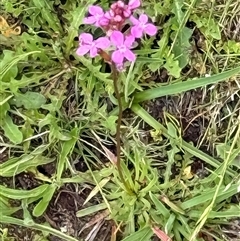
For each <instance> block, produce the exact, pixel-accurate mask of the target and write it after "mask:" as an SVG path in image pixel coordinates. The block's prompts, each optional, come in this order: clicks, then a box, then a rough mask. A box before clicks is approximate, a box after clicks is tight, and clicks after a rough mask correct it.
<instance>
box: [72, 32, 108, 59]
mask: <svg viewBox="0 0 240 241" xmlns="http://www.w3.org/2000/svg"><path fill="white" fill-rule="evenodd" d="M109 46H110V41H109V39H108V38H107V37H100V38H98V39H97V40H93V36H92V35H91V34H89V33H82V34H80V35H79V47H78V49H77V52H76V53H77V54H78V55H80V56H83V55H85V54H86V53H88V52H89V55H90V57H91V58H94V57H96V56H97V55H98V50H99V49H102V50H103V49H106V48H108V47H109Z"/></svg>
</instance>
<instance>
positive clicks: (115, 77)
mask: <svg viewBox="0 0 240 241" xmlns="http://www.w3.org/2000/svg"><path fill="white" fill-rule="evenodd" d="M111 66H112V73H113V85H114V92H115V94H116V98H117V101H118V108H119V111H118V120H117V130H116V142H117V144H116V145H117V163H116V165H117V169H118V173H119V177H120V179H121V181H122V183H123V185H124V187H125V188H126V190H127V192H128V193H129V194H132V193H133V192H132V191H131V189H130V188H129V186H128V185H127V183H126V181H125V179H124V177H123V173H122V168H121V157H120V155H121V122H122V113H123V107H122V101H121V95H120V93H119V90H118V71H117V69H116V66H115V65H114V64H112V65H111Z"/></svg>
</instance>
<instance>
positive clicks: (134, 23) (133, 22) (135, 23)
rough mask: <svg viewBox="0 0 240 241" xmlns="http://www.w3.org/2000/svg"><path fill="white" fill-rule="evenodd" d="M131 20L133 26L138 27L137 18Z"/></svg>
mask: <svg viewBox="0 0 240 241" xmlns="http://www.w3.org/2000/svg"><path fill="white" fill-rule="evenodd" d="M129 20H130V21H131V22H132V24H133V25H138V24H139V21H138V19H136V18H135V17H133V16H131V17H130V18H129Z"/></svg>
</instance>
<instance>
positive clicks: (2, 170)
mask: <svg viewBox="0 0 240 241" xmlns="http://www.w3.org/2000/svg"><path fill="white" fill-rule="evenodd" d="M53 160H55V159H54V158H48V157H44V156H41V155H37V156H34V155H26V154H25V155H22V156H21V157H16V158H11V159H9V160H7V161H5V162H4V163H2V164H0V176H2V177H12V176H15V175H17V174H19V173H21V172H23V171H25V170H27V169H28V168H30V167H36V166H38V165H44V164H47V163H50V162H52V161H53Z"/></svg>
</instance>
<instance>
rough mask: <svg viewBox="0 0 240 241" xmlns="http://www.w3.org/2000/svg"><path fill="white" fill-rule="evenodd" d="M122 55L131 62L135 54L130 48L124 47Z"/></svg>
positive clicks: (134, 58)
mask: <svg viewBox="0 0 240 241" xmlns="http://www.w3.org/2000/svg"><path fill="white" fill-rule="evenodd" d="M124 57H125V58H126V59H127V60H129V61H132V62H133V61H135V60H136V55H135V54H134V53H133V52H132V51H131V50H130V49H126V51H125V52H124Z"/></svg>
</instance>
